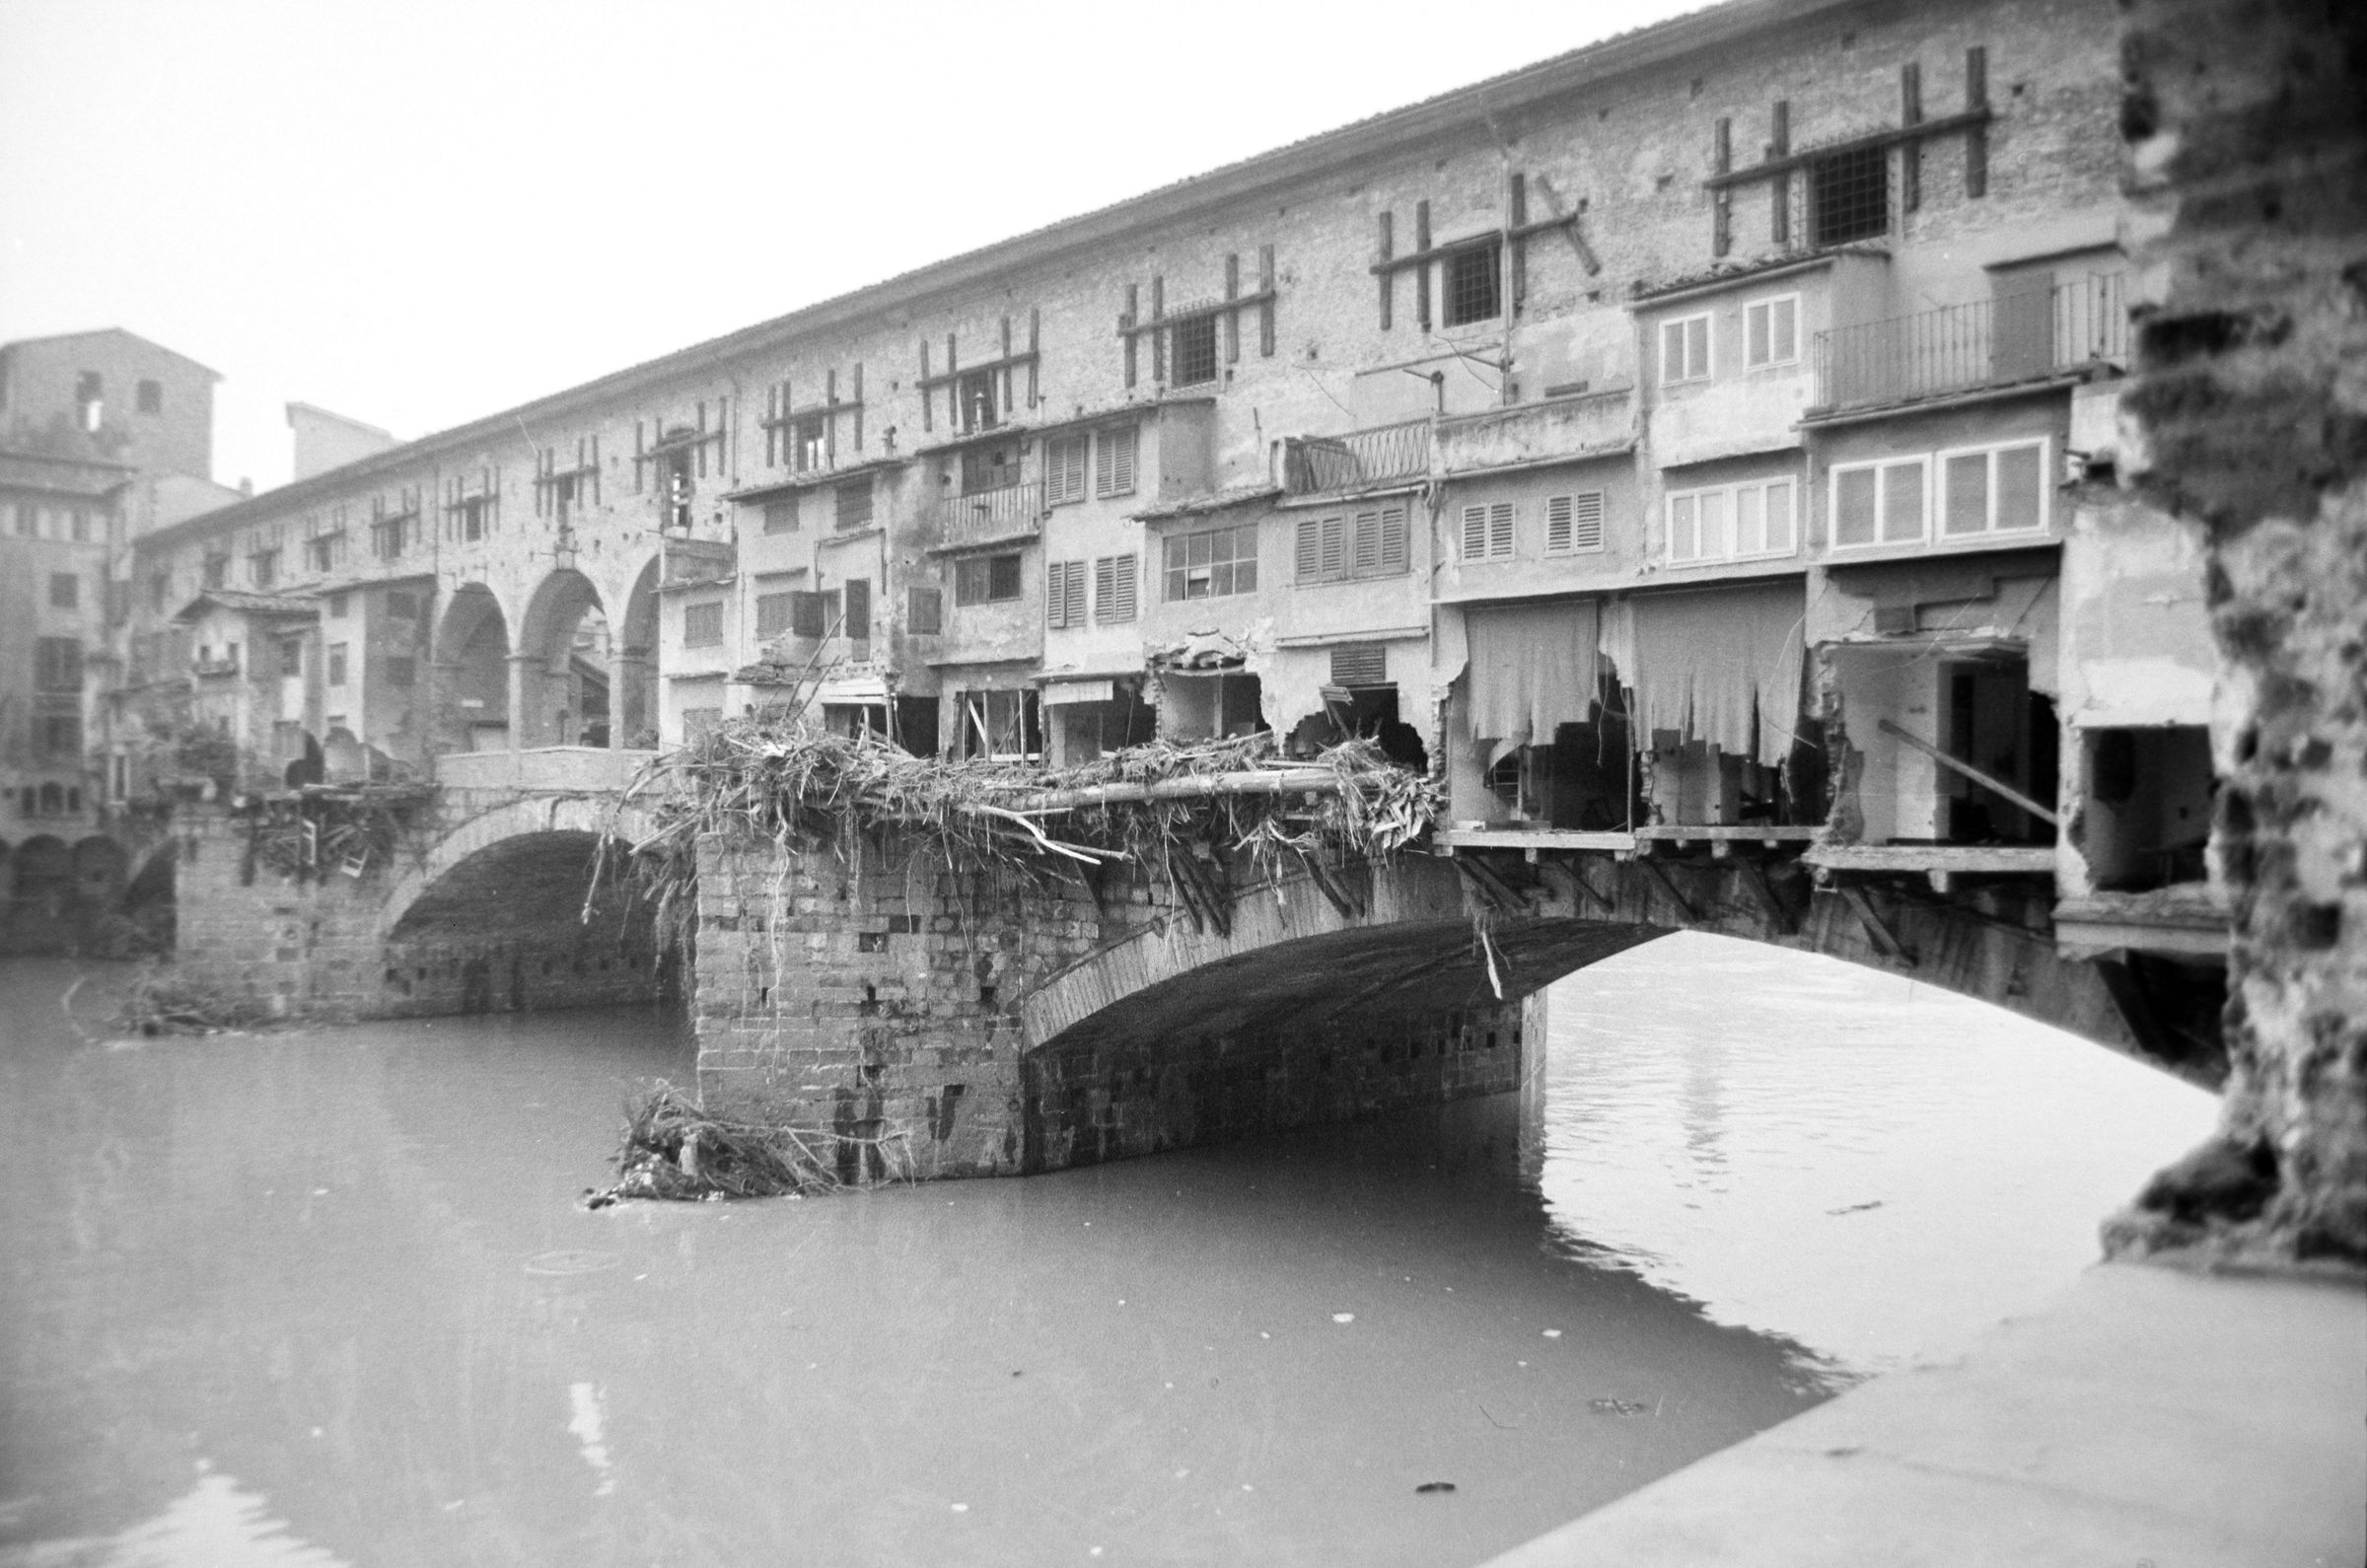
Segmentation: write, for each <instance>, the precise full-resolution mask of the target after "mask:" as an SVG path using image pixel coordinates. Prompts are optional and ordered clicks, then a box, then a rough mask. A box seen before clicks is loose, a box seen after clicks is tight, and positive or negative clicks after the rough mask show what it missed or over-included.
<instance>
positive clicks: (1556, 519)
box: [1545, 490, 1603, 555]
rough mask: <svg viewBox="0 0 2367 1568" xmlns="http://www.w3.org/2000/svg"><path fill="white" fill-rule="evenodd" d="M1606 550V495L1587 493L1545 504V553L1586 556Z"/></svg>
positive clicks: (1590, 491)
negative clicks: (1604, 542)
mask: <svg viewBox="0 0 2367 1568" xmlns="http://www.w3.org/2000/svg"><path fill="white" fill-rule="evenodd" d="M1602 547H1603V492H1602V491H1600V490H1585V491H1581V492H1580V493H1578V494H1577V495H1557V496H1552V497H1549V498H1548V499H1547V500H1546V502H1545V553H1546V554H1547V555H1585V554H1588V553H1589V552H1591V551H1595V550H1600V549H1601V548H1602Z"/></svg>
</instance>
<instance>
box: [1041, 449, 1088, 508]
mask: <svg viewBox="0 0 2367 1568" xmlns="http://www.w3.org/2000/svg"><path fill="white" fill-rule="evenodd" d="M1087 445H1088V442H1087V439H1086V438H1085V437H1084V436H1083V435H1081V434H1080V435H1074V436H1062V437H1059V438H1058V439H1056V440H1052V441H1047V442H1045V443H1044V444H1043V502H1044V505H1046V506H1063V505H1065V504H1067V503H1068V502H1070V501H1082V500H1084V499H1085V448H1086V446H1087Z"/></svg>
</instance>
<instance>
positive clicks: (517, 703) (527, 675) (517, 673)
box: [509, 653, 542, 751]
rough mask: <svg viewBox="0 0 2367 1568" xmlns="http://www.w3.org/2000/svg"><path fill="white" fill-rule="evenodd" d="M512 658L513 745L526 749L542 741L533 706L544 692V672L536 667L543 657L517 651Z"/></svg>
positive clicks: (511, 739)
mask: <svg viewBox="0 0 2367 1568" xmlns="http://www.w3.org/2000/svg"><path fill="white" fill-rule="evenodd" d="M509 658H510V749H511V750H513V751H523V750H525V749H526V748H528V747H530V746H539V745H541V744H542V743H541V738H540V732H541V725H540V723H539V722H538V716H535V715H534V710H533V707H532V704H534V703H536V702H538V701H539V700H541V696H542V675H541V672H540V671H539V670H538V669H537V668H536V666H537V665H538V664H539V663H540V662H541V661H540V660H539V659H538V658H537V657H536V656H535V655H533V654H531V653H514V654H511V655H510V656H509Z"/></svg>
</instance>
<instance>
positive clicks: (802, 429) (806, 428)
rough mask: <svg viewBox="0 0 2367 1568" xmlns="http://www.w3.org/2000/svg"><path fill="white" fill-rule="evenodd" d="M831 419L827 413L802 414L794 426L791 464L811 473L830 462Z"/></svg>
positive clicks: (802, 471) (801, 470)
mask: <svg viewBox="0 0 2367 1568" xmlns="http://www.w3.org/2000/svg"><path fill="white" fill-rule="evenodd" d="M829 445H830V420H829V416H828V415H827V414H800V415H798V416H797V423H796V424H795V425H794V426H793V427H792V438H791V441H790V445H789V462H790V465H791V466H792V467H793V468H795V469H796V470H797V471H798V472H799V473H809V472H812V471H813V470H814V469H816V468H820V467H823V466H825V464H827V463H828V462H829Z"/></svg>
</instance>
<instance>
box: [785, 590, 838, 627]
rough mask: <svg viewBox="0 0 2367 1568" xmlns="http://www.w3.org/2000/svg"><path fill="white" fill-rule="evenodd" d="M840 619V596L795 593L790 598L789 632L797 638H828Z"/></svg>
mask: <svg viewBox="0 0 2367 1568" xmlns="http://www.w3.org/2000/svg"><path fill="white" fill-rule="evenodd" d="M837 619H838V595H837V594H836V593H835V592H834V591H833V592H831V593H826V594H825V593H819V592H817V593H810V594H809V593H793V594H791V595H790V596H789V631H790V634H791V635H792V636H797V637H827V636H828V635H829V634H830V630H831V627H832V624H833V623H834V622H835V621H836V620H837Z"/></svg>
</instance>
